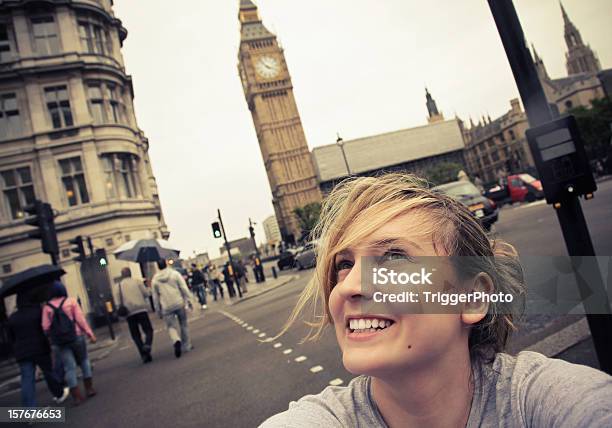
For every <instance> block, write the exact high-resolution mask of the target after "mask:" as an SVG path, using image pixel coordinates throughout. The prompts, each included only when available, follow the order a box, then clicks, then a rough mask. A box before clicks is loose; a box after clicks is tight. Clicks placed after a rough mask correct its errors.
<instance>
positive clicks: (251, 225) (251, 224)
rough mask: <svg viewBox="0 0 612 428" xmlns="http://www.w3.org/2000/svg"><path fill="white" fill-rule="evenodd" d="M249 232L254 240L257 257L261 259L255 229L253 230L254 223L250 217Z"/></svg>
mask: <svg viewBox="0 0 612 428" xmlns="http://www.w3.org/2000/svg"><path fill="white" fill-rule="evenodd" d="M249 232H250V234H251V239H252V240H253V246H254V247H255V255H257V257H260V254H259V248H257V242H255V229H254V228H253V222H252V221H251V218H250V217H249Z"/></svg>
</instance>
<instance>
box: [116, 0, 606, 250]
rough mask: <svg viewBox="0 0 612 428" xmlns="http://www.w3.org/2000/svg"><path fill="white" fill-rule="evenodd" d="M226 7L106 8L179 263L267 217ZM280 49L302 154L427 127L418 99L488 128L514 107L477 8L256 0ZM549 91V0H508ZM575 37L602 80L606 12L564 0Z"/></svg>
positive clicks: (267, 196) (558, 22) (452, 0)
mask: <svg viewBox="0 0 612 428" xmlns="http://www.w3.org/2000/svg"><path fill="white" fill-rule="evenodd" d="M238 3H239V1H238V0H181V1H176V2H167V1H162V0H150V1H146V2H143V1H134V0H115V8H114V9H115V14H116V16H117V17H118V18H120V19H121V20H122V21H123V24H124V26H125V27H126V28H127V29H128V37H127V40H126V41H125V43H124V47H123V55H124V59H125V63H126V69H127V72H128V73H129V74H131V75H132V76H133V79H134V90H135V100H134V103H135V107H136V116H137V119H138V124H139V126H140V127H141V128H142V129H143V130H144V132H145V134H146V135H147V137H148V138H149V142H150V156H151V159H152V164H153V170H154V172H155V176H156V178H157V183H158V186H159V190H160V197H161V202H162V208H163V211H164V215H165V217H166V221H167V223H168V227H169V228H170V232H171V236H170V241H171V242H172V243H173V244H174V245H175V246H176V247H178V248H179V249H181V250H182V253H181V254H182V256H183V257H189V256H190V255H192V254H193V251H197V252H201V251H208V252H209V254H210V255H211V256H212V257H215V256H217V255H218V247H219V245H221V241H220V240H215V239H213V238H212V232H211V229H210V223H211V221H213V219H214V217H215V216H216V210H217V208H220V209H221V210H222V214H223V219H224V223H225V226H226V230H227V232H228V236H229V237H230V238H231V239H236V238H240V237H243V236H247V234H248V230H247V228H248V219H249V217H251V218H252V219H253V220H254V221H256V222H258V223H259V224H258V227H257V228H256V232H257V234H258V241H260V240H263V239H264V236H263V229H262V228H261V221H262V220H263V219H265V218H266V217H267V216H268V215H271V214H273V212H274V211H273V208H272V203H271V193H270V187H269V185H268V180H267V178H266V173H265V169H264V165H263V162H262V159H261V154H260V152H259V147H258V143H257V138H256V134H255V130H254V127H253V122H252V120H251V115H250V113H249V110H248V108H247V105H246V102H245V100H244V95H243V92H242V86H241V83H240V79H239V77H238V72H237V68H236V64H237V52H238V45H239V40H240V34H239V28H240V26H239V22H238V17H237V15H238ZM255 3H256V4H257V5H258V6H259V12H260V15H261V17H262V19H263V22H264V25H265V26H266V27H267V28H268V29H269V30H270V31H272V32H274V33H275V34H276V35H277V36H278V40H279V41H280V43H281V44H282V46H283V47H284V49H285V56H286V58H287V64H288V66H289V71H290V73H291V76H292V79H293V85H294V92H295V97H296V101H297V105H298V109H299V111H300V114H301V118H302V123H303V125H304V130H305V132H306V139H307V141H308V144H309V146H310V148H311V149H312V147H315V146H320V145H324V144H330V143H333V142H335V138H336V132H340V135H341V136H342V137H343V138H344V139H345V140H350V139H353V138H358V137H364V136H368V135H373V134H377V133H382V132H388V131H394V130H397V129H402V128H409V127H413V126H418V125H423V124H425V123H426V116H427V109H426V107H425V94H424V92H425V90H424V87H425V85H427V87H428V88H429V91H430V92H431V93H432V95H433V96H434V98H435V100H436V101H437V103H438V108H439V109H440V110H442V111H443V113H444V115H445V116H446V118H451V117H453V116H454V114H455V113H456V114H457V115H458V116H459V117H460V118H462V119H464V120H465V121H467V120H468V118H469V117H470V116H472V117H473V118H474V119H477V118H479V117H480V116H481V115H482V114H487V113H488V114H490V115H491V117H492V118H495V117H497V116H499V115H501V114H503V113H505V112H506V111H507V110H508V109H509V108H510V105H509V100H510V99H511V98H514V97H518V91H517V89H516V86H515V84H514V81H513V79H512V75H511V72H510V68H509V66H508V63H507V60H506V57H505V54H504V51H503V47H502V45H501V42H500V40H499V36H498V34H497V30H496V28H495V24H494V22H493V19H492V17H491V14H490V11H489V9H488V5H487V2H486V1H485V0H459V1H458V0H435V1H422V0H333V1H329V0H308V1H293V0H259V1H256V0H255ZM515 5H516V8H517V10H518V13H519V17H520V19H521V22H522V24H523V29H524V31H525V35H526V37H527V39H528V41H529V42H530V43H531V42H533V43H534V44H535V46H536V49H537V50H538V53H539V54H540V56H541V57H542V58H543V59H544V62H545V64H546V67H547V69H548V72H549V75H550V76H551V77H553V78H556V77H562V76H565V75H566V71H565V57H564V55H565V51H566V46H565V42H564V39H563V19H562V16H561V11H560V8H559V2H558V1H557V0H515ZM564 6H565V9H566V10H567V12H568V14H569V16H570V18H571V19H572V21H573V22H574V24H576V25H577V27H578V29H579V30H580V31H581V34H582V38H583V40H584V41H585V42H586V43H589V44H590V45H591V47H592V48H593V49H594V50H595V52H596V53H597V54H598V56H599V59H600V61H601V63H602V66H603V68H609V67H612V43H611V41H612V25H610V18H611V17H612V1H610V0H565V1H564Z"/></svg>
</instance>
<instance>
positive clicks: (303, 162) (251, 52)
mask: <svg viewBox="0 0 612 428" xmlns="http://www.w3.org/2000/svg"><path fill="white" fill-rule="evenodd" d="M238 18H239V20H240V26H241V28H240V48H239V52H238V71H239V73H240V79H241V81H242V86H243V89H244V95H245V98H246V101H247V104H248V107H249V110H250V111H251V115H252V116H253V124H254V125H255V130H256V132H257V139H258V140H259V148H260V150H261V156H262V158H263V162H264V165H265V168H266V173H267V174H268V181H269V183H270V188H271V190H272V203H273V205H274V211H275V213H276V219H277V221H278V225H279V227H280V231H281V235H282V237H283V240H284V241H285V242H294V241H295V240H296V239H299V238H300V236H301V230H300V226H299V223H298V220H297V217H296V216H295V214H294V209H295V208H298V207H303V206H304V205H307V204H309V203H312V202H319V201H321V192H320V190H319V185H318V181H317V177H316V173H315V169H314V164H313V162H312V157H311V154H310V151H309V150H308V144H307V143H306V136H305V135H304V130H303V128H302V122H301V120H300V115H299V113H298V109H297V105H296V103H295V98H294V96H293V85H292V83H291V75H290V74H289V69H288V68H287V63H286V62H285V55H284V53H283V49H282V48H281V47H280V46H279V44H278V42H277V40H276V36H275V35H274V34H272V33H271V32H270V31H268V29H267V28H266V27H265V26H264V25H263V24H262V22H261V19H260V18H259V13H258V11H257V6H255V5H254V4H253V3H252V2H251V1H250V0H240V11H239V14H238Z"/></svg>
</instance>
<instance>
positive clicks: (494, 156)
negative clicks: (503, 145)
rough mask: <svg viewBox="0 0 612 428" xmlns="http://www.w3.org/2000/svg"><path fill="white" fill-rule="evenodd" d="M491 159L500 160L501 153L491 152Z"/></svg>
mask: <svg viewBox="0 0 612 428" xmlns="http://www.w3.org/2000/svg"><path fill="white" fill-rule="evenodd" d="M491 159H492V160H493V162H497V161H498V160H499V153H498V152H497V151H495V152H493V153H491Z"/></svg>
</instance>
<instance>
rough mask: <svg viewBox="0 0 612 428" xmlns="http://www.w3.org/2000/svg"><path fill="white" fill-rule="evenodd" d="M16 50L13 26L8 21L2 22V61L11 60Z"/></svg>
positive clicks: (0, 24) (0, 57) (0, 59)
mask: <svg viewBox="0 0 612 428" xmlns="http://www.w3.org/2000/svg"><path fill="white" fill-rule="evenodd" d="M16 50H17V49H16V45H15V35H14V33H13V28H12V27H11V26H10V25H9V24H7V23H6V22H0V62H5V61H11V60H12V59H13V57H14V55H13V52H14V51H16Z"/></svg>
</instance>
